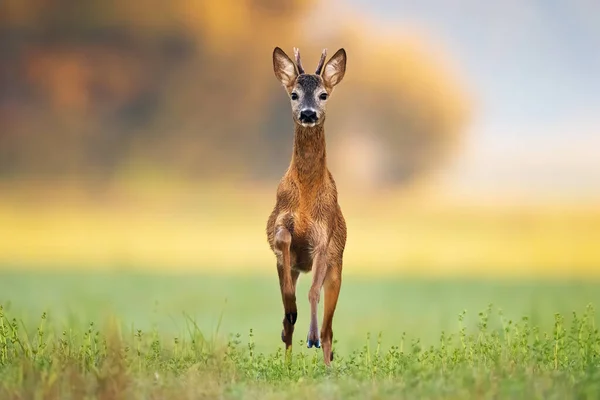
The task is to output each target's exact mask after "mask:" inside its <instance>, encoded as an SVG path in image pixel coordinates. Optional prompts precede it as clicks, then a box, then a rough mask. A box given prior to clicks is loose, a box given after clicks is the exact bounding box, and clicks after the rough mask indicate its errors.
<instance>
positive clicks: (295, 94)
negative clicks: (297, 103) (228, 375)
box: [292, 92, 298, 100]
mask: <svg viewBox="0 0 600 400" xmlns="http://www.w3.org/2000/svg"><path fill="white" fill-rule="evenodd" d="M292 100H298V93H296V92H294V93H292Z"/></svg>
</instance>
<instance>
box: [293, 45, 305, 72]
mask: <svg viewBox="0 0 600 400" xmlns="http://www.w3.org/2000/svg"><path fill="white" fill-rule="evenodd" d="M294 56H296V65H297V66H298V73H300V74H303V73H304V68H302V62H301V61H300V50H299V49H297V48H295V47H294Z"/></svg>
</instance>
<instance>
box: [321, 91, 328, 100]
mask: <svg viewBox="0 0 600 400" xmlns="http://www.w3.org/2000/svg"><path fill="white" fill-rule="evenodd" d="M319 98H320V99H321V100H327V93H321V94H320V95H319Z"/></svg>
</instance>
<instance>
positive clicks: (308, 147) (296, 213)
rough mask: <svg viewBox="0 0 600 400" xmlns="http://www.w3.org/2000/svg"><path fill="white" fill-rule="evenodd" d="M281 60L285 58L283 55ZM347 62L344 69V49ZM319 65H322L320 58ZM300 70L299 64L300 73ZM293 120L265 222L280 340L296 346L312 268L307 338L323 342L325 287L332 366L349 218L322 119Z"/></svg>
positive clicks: (277, 63)
mask: <svg viewBox="0 0 600 400" xmlns="http://www.w3.org/2000/svg"><path fill="white" fill-rule="evenodd" d="M276 52H277V49H276ZM284 54H285V53H284ZM297 57H298V56H297ZM334 57H335V56H334ZM332 58H333V57H332ZM283 61H284V62H287V61H286V60H285V59H283ZM273 62H274V68H275V73H276V75H277V76H278V77H280V76H279V75H278V72H279V73H281V69H282V68H285V66H284V65H281V62H282V61H281V59H277V58H276V57H275V52H274V61H273ZM290 62H291V61H290ZM343 63H344V71H345V53H344V60H343ZM320 64H321V66H322V62H320ZM288 67H289V65H288ZM290 70H291V68H288V71H290ZM297 71H298V69H297V68H296V78H297ZM344 71H342V73H341V74H342V76H343V72H344ZM292 78H293V79H292ZM323 79H325V82H323ZM323 79H321V80H320V82H321V85H322V87H321V88H320V89H319V88H318V90H327V92H328V93H330V92H331V91H332V89H333V86H335V84H334V85H332V86H331V87H327V82H326V78H323ZM336 79H338V80H337V81H336V83H338V82H339V81H340V80H341V77H340V76H339V74H338V75H337V76H336ZM280 80H281V81H282V83H283V85H284V87H286V89H287V91H288V93H291V91H292V90H293V89H294V85H295V82H296V80H295V78H294V77H293V76H292V77H291V78H290V77H284V78H283V79H282V78H280ZM292 108H293V110H294V107H292ZM321 112H322V117H321V118H320V119H321V120H322V121H324V119H325V118H324V109H323V110H321ZM294 120H295V122H296V124H295V130H294V147H293V153H292V159H291V162H290V166H289V168H288V170H287V171H286V173H285V175H284V176H283V178H282V179H281V181H280V183H279V186H278V188H277V199H276V204H275V208H274V209H273V212H272V213H271V215H270V216H269V219H268V221H267V228H266V232H267V237H268V241H269V245H270V247H271V250H272V251H273V252H274V253H275V254H276V256H277V270H278V275H279V282H280V289H281V296H282V301H283V306H284V320H283V332H282V339H283V340H284V341H285V343H286V349H289V348H290V347H291V345H292V337H293V332H294V323H295V317H296V315H297V308H296V281H297V279H298V276H299V274H300V273H308V272H310V271H312V273H313V279H312V285H311V288H310V291H309V296H308V297H309V302H310V305H311V318H310V321H311V323H310V328H309V333H308V338H307V341H312V342H318V341H319V332H318V323H317V304H318V302H319V300H320V293H321V289H322V288H323V287H324V292H325V306H324V315H323V322H322V327H321V328H322V329H321V334H320V339H321V341H322V346H323V356H324V361H325V364H327V365H329V364H330V361H331V360H332V358H333V353H332V349H331V345H332V341H333V331H332V320H333V314H334V312H335V308H336V304H337V299H338V295H339V291H340V286H341V282H342V258H343V253H344V248H345V245H346V223H345V220H344V217H343V215H342V211H341V209H340V206H339V204H338V201H337V189H336V185H335V181H334V179H333V176H332V175H331V172H330V171H329V169H328V168H327V155H326V146H325V130H324V127H323V123H322V122H321V123H318V124H316V125H315V126H312V127H307V126H303V125H301V124H300V123H299V122H298V120H297V119H296V118H295V119H294ZM292 315H293V317H292Z"/></svg>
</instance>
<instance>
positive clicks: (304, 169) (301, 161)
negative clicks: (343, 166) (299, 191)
mask: <svg viewBox="0 0 600 400" xmlns="http://www.w3.org/2000/svg"><path fill="white" fill-rule="evenodd" d="M290 167H291V169H292V171H293V172H294V173H295V175H296V178H297V179H298V181H299V182H300V183H301V184H318V183H319V182H321V181H323V179H325V176H326V173H327V157H326V151H325V130H324V129H323V125H317V126H314V127H311V128H308V127H303V126H301V125H298V124H296V127H295V131H294V152H293V154H292V162H291V165H290Z"/></svg>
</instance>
